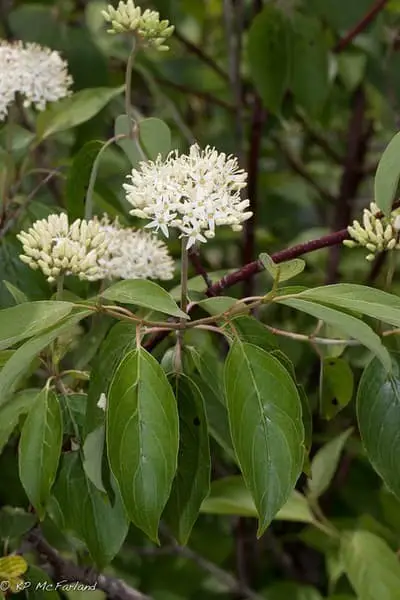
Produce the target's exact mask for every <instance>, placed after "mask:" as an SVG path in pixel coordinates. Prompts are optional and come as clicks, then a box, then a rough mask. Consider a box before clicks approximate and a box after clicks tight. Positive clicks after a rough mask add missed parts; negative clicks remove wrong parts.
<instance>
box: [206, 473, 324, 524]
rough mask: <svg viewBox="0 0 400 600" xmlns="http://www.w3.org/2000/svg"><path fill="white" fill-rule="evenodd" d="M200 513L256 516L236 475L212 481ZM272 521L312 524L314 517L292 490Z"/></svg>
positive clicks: (300, 495) (306, 504)
mask: <svg viewBox="0 0 400 600" xmlns="http://www.w3.org/2000/svg"><path fill="white" fill-rule="evenodd" d="M201 512H202V513H206V514H214V515H236V516H239V517H257V516H258V514H257V510H256V507H255V505H254V501H253V498H252V496H251V494H250V492H249V490H248V489H247V487H246V486H245V483H244V481H243V478H242V477H240V476H238V475H234V476H230V477H224V478H222V479H217V480H216V481H213V482H212V484H211V490H210V494H209V496H208V497H207V498H206V499H205V500H204V501H203V504H202V506H201ZM274 519H275V520H278V521H297V522H301V523H313V522H314V516H313V513H312V511H311V509H310V507H309V505H308V502H307V499H306V498H305V497H304V496H303V495H302V494H300V493H299V492H297V491H296V490H293V492H292V493H291V495H290V496H289V499H288V501H287V502H286V504H285V505H284V506H283V507H282V508H281V510H280V511H279V512H278V513H277V514H276V515H275V517H274Z"/></svg>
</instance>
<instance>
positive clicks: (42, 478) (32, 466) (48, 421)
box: [18, 388, 63, 519]
mask: <svg viewBox="0 0 400 600" xmlns="http://www.w3.org/2000/svg"><path fill="white" fill-rule="evenodd" d="M62 436H63V430H62V416H61V409H60V405H59V403H58V399H57V396H56V395H55V394H54V392H52V391H49V390H48V389H47V388H45V389H43V390H42V391H41V392H40V393H39V394H38V396H37V398H36V400H35V402H34V404H33V406H32V408H31V410H30V411H29V413H28V416H27V418H26V420H25V423H24V426H23V428H22V431H21V439H20V442H19V462H18V464H19V476H20V479H21V483H22V485H23V486H24V489H25V491H26V494H27V496H28V498H29V500H30V501H31V503H32V504H33V506H34V507H35V510H36V512H37V513H38V515H39V517H40V518H41V519H43V517H44V514H45V506H46V502H47V499H48V497H49V495H50V490H51V487H52V485H53V483H54V480H55V477H56V473H57V467H58V462H59V460H60V454H61V445H62Z"/></svg>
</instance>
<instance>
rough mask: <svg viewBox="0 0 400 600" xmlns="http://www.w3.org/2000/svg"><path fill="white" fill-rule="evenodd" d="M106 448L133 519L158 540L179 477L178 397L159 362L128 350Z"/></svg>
mask: <svg viewBox="0 0 400 600" xmlns="http://www.w3.org/2000/svg"><path fill="white" fill-rule="evenodd" d="M106 432H107V433H106V436H107V451H108V459H109V463H110V467H111V470H112V472H113V474H114V476H115V478H116V480H117V482H118V486H119V489H120V491H121V496H122V499H123V502H124V505H125V508H126V511H127V514H128V516H129V518H130V519H131V520H132V521H133V523H134V524H135V525H136V526H137V527H138V528H139V529H142V530H143V531H144V532H145V533H146V534H147V535H148V536H149V537H150V538H151V539H152V540H153V541H158V524H159V521H160V517H161V513H162V511H163V510H164V508H165V505H166V503H167V500H168V498H169V495H170V492H171V486H172V482H173V479H174V477H175V473H176V468H177V459H178V445H179V417H178V411H177V406H176V400H175V397H174V394H173V391H172V389H171V386H170V385H169V383H168V380H167V378H166V375H165V374H164V371H163V370H162V368H161V366H160V365H159V364H158V362H157V361H156V360H155V358H153V357H152V356H151V354H149V353H148V352H146V351H145V350H143V349H140V350H133V351H131V352H129V353H128V354H127V355H126V356H125V358H124V359H123V361H122V362H121V364H120V365H119V367H118V369H117V371H116V373H115V375H114V378H113V380H112V383H111V386H110V389H109V394H108V407H107V427H106Z"/></svg>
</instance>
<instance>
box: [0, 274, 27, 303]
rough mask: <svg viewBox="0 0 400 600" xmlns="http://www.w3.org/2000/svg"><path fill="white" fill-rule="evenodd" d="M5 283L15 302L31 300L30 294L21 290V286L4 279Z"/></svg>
mask: <svg viewBox="0 0 400 600" xmlns="http://www.w3.org/2000/svg"><path fill="white" fill-rule="evenodd" d="M3 283H4V285H5V287H6V288H7V291H8V293H9V294H10V295H11V296H12V297H13V299H14V302H15V304H23V303H24V302H29V299H28V296H27V295H26V294H24V292H21V290H20V289H19V288H17V287H16V286H15V285H13V284H12V283H10V282H9V281H6V280H5V279H3Z"/></svg>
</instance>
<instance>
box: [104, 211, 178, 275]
mask: <svg viewBox="0 0 400 600" xmlns="http://www.w3.org/2000/svg"><path fill="white" fill-rule="evenodd" d="M100 229H101V231H103V232H104V233H105V235H106V239H107V252H106V253H105V254H104V256H103V257H102V258H100V259H99V266H100V269H101V274H102V278H103V279H161V280H163V281H166V280H168V279H172V278H173V276H174V261H173V259H172V257H171V255H170V254H169V252H168V248H167V246H166V245H165V244H164V242H162V241H161V240H159V239H157V237H156V236H155V235H153V234H151V233H150V232H148V231H143V230H135V229H132V228H128V227H126V228H123V227H121V226H120V224H119V223H118V220H117V219H116V220H115V221H114V223H110V221H109V219H108V218H107V216H104V218H103V219H102V220H101V222H100Z"/></svg>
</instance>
